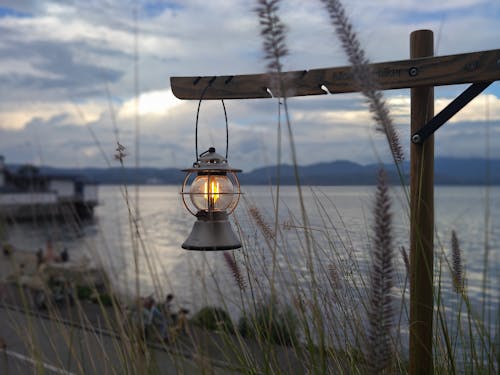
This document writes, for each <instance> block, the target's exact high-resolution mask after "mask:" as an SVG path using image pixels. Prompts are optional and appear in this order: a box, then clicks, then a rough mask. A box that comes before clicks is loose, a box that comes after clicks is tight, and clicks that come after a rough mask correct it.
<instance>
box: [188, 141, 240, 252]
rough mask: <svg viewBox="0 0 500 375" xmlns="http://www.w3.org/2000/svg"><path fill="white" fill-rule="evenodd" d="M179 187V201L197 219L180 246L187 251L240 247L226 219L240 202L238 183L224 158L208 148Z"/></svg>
mask: <svg viewBox="0 0 500 375" xmlns="http://www.w3.org/2000/svg"><path fill="white" fill-rule="evenodd" d="M183 172H187V174H186V177H185V178H184V183H183V184H182V191H181V195H182V201H183V203H184V205H185V207H186V209H187V210H188V211H189V212H190V213H191V214H193V215H194V216H196V218H197V220H196V222H195V223H194V225H193V229H192V230H191V234H190V235H189V237H188V238H187V239H186V241H185V242H184V243H183V244H182V248H183V249H186V250H203V251H210V250H231V249H238V248H240V247H241V243H240V241H239V239H238V237H237V236H236V234H235V233H234V232H233V229H232V228H231V224H230V223H229V220H228V216H229V215H230V214H231V213H232V212H233V211H234V209H235V208H236V206H237V204H238V201H239V199H240V194H241V193H240V184H239V182H238V178H237V177H236V173H238V172H241V170H239V169H233V168H231V167H230V166H229V164H228V163H227V160H226V158H224V157H223V156H222V155H219V154H218V153H216V152H215V148H213V147H211V148H209V149H208V151H205V152H203V153H202V154H200V155H199V157H198V160H197V161H196V162H195V163H194V164H193V167H192V168H188V169H184V170H183Z"/></svg>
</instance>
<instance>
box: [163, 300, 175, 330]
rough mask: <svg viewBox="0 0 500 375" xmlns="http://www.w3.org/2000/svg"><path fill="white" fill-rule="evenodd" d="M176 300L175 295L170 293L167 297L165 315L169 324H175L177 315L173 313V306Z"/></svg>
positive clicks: (164, 307) (164, 306)
mask: <svg viewBox="0 0 500 375" xmlns="http://www.w3.org/2000/svg"><path fill="white" fill-rule="evenodd" d="M173 300H174V295H173V294H171V293H169V294H167V296H166V297H165V302H164V303H163V306H162V307H163V315H164V316H165V319H167V321H168V322H171V323H175V316H176V315H175V314H174V313H173V311H172V305H173V302H172V301H173Z"/></svg>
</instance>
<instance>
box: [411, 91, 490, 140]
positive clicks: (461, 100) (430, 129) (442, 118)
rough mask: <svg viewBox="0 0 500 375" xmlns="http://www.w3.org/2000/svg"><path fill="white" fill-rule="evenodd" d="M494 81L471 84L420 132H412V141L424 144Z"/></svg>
mask: <svg viewBox="0 0 500 375" xmlns="http://www.w3.org/2000/svg"><path fill="white" fill-rule="evenodd" d="M491 84H492V82H477V83H473V84H472V85H470V86H469V87H468V88H467V90H465V91H464V92H463V93H461V94H460V95H459V96H458V97H456V98H455V99H454V100H453V101H452V102H451V103H450V104H448V105H447V106H446V107H445V108H444V109H443V110H442V111H441V112H439V113H438V114H437V115H436V116H434V117H433V118H432V120H430V121H429V122H428V123H427V124H425V125H424V126H423V127H422V128H421V129H420V130H419V131H418V132H416V133H414V134H412V136H411V141H412V142H413V143H415V144H422V143H424V142H425V140H426V139H427V138H429V137H430V136H431V135H433V134H434V132H435V131H436V130H438V129H439V128H440V127H441V126H443V125H444V124H445V123H446V121H448V120H449V119H450V118H452V117H453V116H454V115H455V114H457V112H459V111H460V110H461V109H462V108H463V107H465V106H466V105H467V104H468V103H469V102H470V101H471V100H472V99H474V98H475V97H476V96H478V95H479V94H480V93H482V92H483V91H484V90H485V89H486V88H487V87H488V86H489V85H491Z"/></svg>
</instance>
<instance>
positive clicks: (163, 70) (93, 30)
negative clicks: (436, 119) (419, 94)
mask: <svg viewBox="0 0 500 375" xmlns="http://www.w3.org/2000/svg"><path fill="white" fill-rule="evenodd" d="M343 3H344V6H345V8H346V11H347V15H348V16H349V18H350V20H351V22H352V23H353V25H354V29H355V30H356V32H357V33H358V36H359V39H360V41H361V45H362V48H363V49H364V50H365V52H366V55H367V57H368V58H369V59H370V61H372V62H382V61H391V60H403V59H407V58H408V57H409V34H410V33H411V32H412V31H414V30H418V29H431V30H433V31H434V37H435V55H449V54H457V53H466V52H473V51H481V50H489V49H497V48H500V44H499V40H500V1H498V0H440V1H435V0H377V1H373V0H349V1H347V0H344V1H343ZM280 4H281V5H280V13H279V14H280V17H281V19H282V21H283V22H284V23H285V24H286V26H287V31H286V44H287V46H288V49H289V51H290V54H289V56H287V58H286V59H285V60H284V69H285V70H302V69H314V68H324V67H335V66H345V65H348V63H347V59H346V57H345V54H344V52H343V50H342V48H341V45H340V43H339V41H338V39H337V37H336V35H335V32H334V29H333V27H332V26H331V24H330V22H329V19H328V16H327V13H326V11H325V10H324V8H323V5H322V3H321V1H319V0H283V1H282V2H281V3H280ZM255 6H256V1H251V0H232V1H228V0H211V1H206V0H178V1H176V0H135V1H131V0H68V1H55V0H46V1H41V0H40V1H35V0H0V154H2V155H4V157H5V159H6V162H7V163H8V164H9V163H11V164H13V163H16V164H18V163H33V164H35V165H50V166H56V167H72V168H73V167H77V168H79V167H87V166H94V167H106V166H118V165H119V164H118V162H117V161H116V160H114V158H113V155H114V154H115V149H116V147H117V143H118V142H119V143H120V144H121V145H123V146H124V147H125V149H126V153H127V156H126V157H125V159H124V163H125V165H126V166H127V167H128V166H130V167H133V166H135V164H136V163H138V164H139V165H140V166H151V167H160V168H169V167H176V168H184V167H189V166H190V165H191V164H192V163H193V161H194V159H195V120H196V109H197V105H198V102H197V101H189V100H188V101H181V100H179V99H177V98H175V97H174V96H173V94H172V92H171V89H170V77H171V76H199V75H202V76H203V75H230V74H250V73H263V72H265V71H266V61H265V60H264V53H263V50H262V39H261V37H260V35H259V33H260V29H259V22H258V18H257V15H256V13H255V12H254V9H255ZM466 87H467V86H464V85H454V86H446V87H438V88H436V89H435V99H436V102H435V104H436V113H437V111H438V110H440V109H442V108H443V107H444V106H445V105H446V104H447V103H449V102H450V101H451V100H453V99H454V98H455V97H456V96H457V95H459V94H460V92H462V91H463V90H464V89H465V88H466ZM409 95H410V92H409V90H390V91H385V92H384V96H385V99H386V101H387V103H388V105H389V108H390V110H391V115H392V117H393V120H394V123H395V126H396V128H397V130H398V131H399V133H400V136H401V140H402V144H403V147H404V149H405V156H406V158H407V159H409V137H410V134H409V127H410V119H409V114H410V109H409V107H410V99H409ZM226 108H227V115H228V121H229V162H230V164H231V165H232V166H234V167H237V168H241V169H243V170H245V171H248V170H251V169H254V168H256V167H260V166H263V165H271V164H276V162H277V151H276V150H277V144H278V143H277V139H278V136H277V134H278V133H277V132H278V103H277V100H276V99H251V100H228V101H226ZM289 110H290V118H291V125H292V129H293V136H294V142H295V145H296V149H297V158H298V161H299V164H302V165H307V164H312V163H316V162H322V161H333V160H351V161H355V162H358V163H361V164H369V163H376V162H378V161H379V160H383V161H384V160H389V153H388V147H387V144H386V142H385V138H384V137H383V136H382V135H380V134H379V133H376V132H375V130H374V129H375V123H374V121H373V120H372V118H371V115H370V113H369V112H368V110H367V105H366V103H365V102H364V100H363V98H362V97H361V96H360V95H359V94H336V95H322V96H313V97H300V98H290V100H289ZM198 126H199V137H198V144H199V152H202V151H204V150H206V149H208V148H209V147H210V146H215V147H216V148H217V150H218V151H219V152H220V153H224V152H225V143H226V139H225V131H224V129H225V122H224V112H223V109H222V106H221V103H220V101H204V102H203V103H202V104H201V109H200V115H199V124H198ZM282 142H283V156H282V160H283V161H284V162H289V161H290V142H289V139H288V136H287V133H283V137H282ZM435 147H436V156H438V157H440V156H451V157H485V156H489V157H491V158H500V83H499V82H496V83H493V84H492V86H490V87H489V88H488V89H487V90H486V91H485V92H484V93H483V94H482V95H480V96H478V97H477V98H476V99H475V100H474V101H473V102H472V103H470V104H469V105H468V106H467V107H466V108H464V109H463V110H462V111H461V112H460V113H459V114H457V115H456V116H455V117H454V118H453V119H452V120H451V121H450V122H449V123H448V124H446V125H445V126H444V127H443V128H442V129H440V130H439V131H438V133H437V134H436V145H435Z"/></svg>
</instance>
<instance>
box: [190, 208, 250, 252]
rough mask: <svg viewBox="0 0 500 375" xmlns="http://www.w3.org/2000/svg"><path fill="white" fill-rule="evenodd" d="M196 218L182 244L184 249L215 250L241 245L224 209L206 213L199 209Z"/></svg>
mask: <svg viewBox="0 0 500 375" xmlns="http://www.w3.org/2000/svg"><path fill="white" fill-rule="evenodd" d="M196 217H197V218H198V220H196V222H195V223H194V225H193V229H192V230H191V233H190V234H189V236H188V238H187V239H186V241H184V243H183V244H182V248H183V249H185V250H200V251H216V250H233V249H239V248H240V247H241V242H240V241H239V239H238V237H237V236H236V234H235V233H234V232H233V228H232V227H231V223H230V222H229V220H228V219H227V218H228V215H227V213H226V212H225V211H216V212H212V213H210V214H209V213H208V212H206V211H199V212H198V213H197V214H196Z"/></svg>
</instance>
